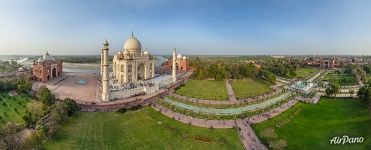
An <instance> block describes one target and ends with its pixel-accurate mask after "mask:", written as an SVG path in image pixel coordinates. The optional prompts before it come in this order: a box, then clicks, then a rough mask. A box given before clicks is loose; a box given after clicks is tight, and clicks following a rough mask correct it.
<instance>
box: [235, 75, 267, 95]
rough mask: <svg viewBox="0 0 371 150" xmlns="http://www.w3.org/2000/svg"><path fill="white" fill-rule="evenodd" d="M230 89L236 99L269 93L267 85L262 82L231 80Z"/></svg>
mask: <svg viewBox="0 0 371 150" xmlns="http://www.w3.org/2000/svg"><path fill="white" fill-rule="evenodd" d="M232 87H233V91H234V94H235V95H236V97H237V99H244V98H248V97H253V96H258V95H263V94H264V93H268V92H270V91H271V89H270V87H269V84H267V83H266V82H264V81H262V80H233V81H232Z"/></svg>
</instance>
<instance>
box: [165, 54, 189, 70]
mask: <svg viewBox="0 0 371 150" xmlns="http://www.w3.org/2000/svg"><path fill="white" fill-rule="evenodd" d="M172 64H173V60H172V58H171V57H170V58H169V59H168V60H166V61H165V62H164V63H163V64H162V66H163V67H164V68H167V69H172V67H173V66H172ZM175 64H176V68H175V69H176V70H180V71H187V70H189V62H188V58H187V57H186V56H182V54H180V53H179V54H178V55H177V56H176V60H175Z"/></svg>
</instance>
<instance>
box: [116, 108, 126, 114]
mask: <svg viewBox="0 0 371 150" xmlns="http://www.w3.org/2000/svg"><path fill="white" fill-rule="evenodd" d="M126 111H127V109H126V108H121V109H119V110H117V112H119V113H125V112H126Z"/></svg>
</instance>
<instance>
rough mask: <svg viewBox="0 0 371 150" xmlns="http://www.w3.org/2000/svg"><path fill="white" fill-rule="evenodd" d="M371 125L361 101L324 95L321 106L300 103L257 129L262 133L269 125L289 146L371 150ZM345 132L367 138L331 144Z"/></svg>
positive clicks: (368, 114) (256, 129)
mask: <svg viewBox="0 0 371 150" xmlns="http://www.w3.org/2000/svg"><path fill="white" fill-rule="evenodd" d="M291 116H293V117H292V118H291ZM285 120H289V121H288V122H286V121H285ZM285 122H286V123H285ZM282 123H283V125H281V124H282ZM277 125H278V126H280V127H278V126H277ZM370 126H371V116H370V113H369V111H368V110H367V107H366V106H365V105H364V104H363V103H362V102H361V101H360V100H355V99H349V98H343V99H339V98H337V99H332V98H321V101H320V102H319V103H318V104H317V105H313V104H303V103H298V104H297V105H295V106H294V107H292V108H290V109H289V110H287V111H286V112H284V113H282V114H280V115H278V116H276V117H274V118H272V119H270V120H267V121H264V122H262V123H259V124H257V125H255V126H254V127H253V128H254V129H255V131H256V132H257V134H258V135H259V133H260V132H261V131H263V130H264V129H266V128H269V127H270V128H273V129H274V130H275V132H276V133H277V134H278V138H277V139H285V140H286V141H287V145H288V146H287V149H293V150H296V149H301V150H306V149H370V148H371V140H370V138H371V129H370ZM343 135H347V136H350V137H363V138H364V139H365V140H364V142H363V143H358V144H345V145H341V144H340V145H331V144H330V139H332V138H333V137H335V136H341V137H342V136H343ZM261 139H262V141H265V142H267V141H266V139H264V138H261Z"/></svg>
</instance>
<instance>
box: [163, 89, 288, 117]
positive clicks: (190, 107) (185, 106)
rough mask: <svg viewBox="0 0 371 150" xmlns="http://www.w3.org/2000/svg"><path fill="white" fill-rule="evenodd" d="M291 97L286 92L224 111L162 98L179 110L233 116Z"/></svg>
mask: <svg viewBox="0 0 371 150" xmlns="http://www.w3.org/2000/svg"><path fill="white" fill-rule="evenodd" d="M291 95H292V93H291V92H290V91H288V92H286V93H284V94H282V95H280V96H278V97H275V98H272V99H269V100H266V101H264V102H261V103H257V104H251V105H246V106H241V107H238V108H224V109H219V108H210V107H200V106H194V105H189V104H186V103H181V102H178V101H174V100H171V99H169V98H167V97H165V98H164V102H166V103H169V104H171V105H174V106H177V107H180V108H183V109H188V110H192V111H194V112H201V113H205V114H216V115H234V114H241V113H244V112H246V111H254V110H258V109H261V108H266V107H269V106H272V105H274V104H276V103H278V102H280V101H282V100H284V99H286V98H288V97H289V96H291Z"/></svg>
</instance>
